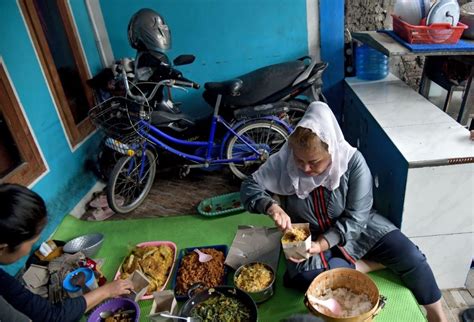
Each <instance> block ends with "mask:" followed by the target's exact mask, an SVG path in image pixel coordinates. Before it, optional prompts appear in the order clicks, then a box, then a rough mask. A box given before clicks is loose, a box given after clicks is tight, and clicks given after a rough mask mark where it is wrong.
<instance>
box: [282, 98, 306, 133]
mask: <svg viewBox="0 0 474 322" xmlns="http://www.w3.org/2000/svg"><path fill="white" fill-rule="evenodd" d="M288 104H289V106H288V109H289V111H288V112H286V115H287V120H286V122H287V123H288V124H290V125H291V127H292V128H295V127H296V124H298V122H299V121H300V120H301V118H302V117H303V115H304V113H305V112H306V109H307V108H308V106H309V104H310V103H309V102H306V101H303V100H299V99H294V100H290V101H288Z"/></svg>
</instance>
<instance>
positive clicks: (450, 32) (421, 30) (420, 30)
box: [392, 15, 467, 44]
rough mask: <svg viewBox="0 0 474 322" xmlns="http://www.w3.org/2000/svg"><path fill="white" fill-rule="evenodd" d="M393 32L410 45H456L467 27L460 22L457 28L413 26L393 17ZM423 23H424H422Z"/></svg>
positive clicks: (442, 24) (439, 24)
mask: <svg viewBox="0 0 474 322" xmlns="http://www.w3.org/2000/svg"><path fill="white" fill-rule="evenodd" d="M392 18H393V31H394V32H395V33H396V34H397V35H399V36H400V38H402V39H403V40H405V41H406V42H407V43H409V44H455V43H457V42H458V40H459V38H461V35H462V33H463V31H464V30H465V29H467V26H466V25H465V24H463V23H461V22H458V24H457V26H451V24H449V23H433V24H431V25H429V26H425V25H419V26H416V25H411V24H409V23H407V22H405V21H403V20H401V19H400V18H399V17H397V16H395V15H392ZM421 23H423V21H422V22H421Z"/></svg>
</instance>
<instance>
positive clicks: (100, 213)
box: [87, 207, 115, 221]
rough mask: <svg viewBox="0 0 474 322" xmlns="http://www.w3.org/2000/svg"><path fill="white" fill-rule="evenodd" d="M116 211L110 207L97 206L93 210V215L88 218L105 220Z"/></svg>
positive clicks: (89, 219) (90, 219)
mask: <svg viewBox="0 0 474 322" xmlns="http://www.w3.org/2000/svg"><path fill="white" fill-rule="evenodd" d="M114 214H115V212H114V211H113V210H112V209H110V208H109V207H106V208H97V209H94V211H93V212H92V216H91V217H89V218H87V220H88V221H103V220H106V219H108V218H110V217H112V216H113V215H114Z"/></svg>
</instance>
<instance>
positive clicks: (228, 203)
mask: <svg viewBox="0 0 474 322" xmlns="http://www.w3.org/2000/svg"><path fill="white" fill-rule="evenodd" d="M243 211H244V206H243V205H242V202H241V201H240V192H232V193H228V194H225V195H219V196H215V197H212V198H207V199H204V200H203V201H201V202H200V203H199V205H198V212H199V213H200V214H201V215H203V216H207V217H213V216H221V215H230V214H236V213H240V212H243Z"/></svg>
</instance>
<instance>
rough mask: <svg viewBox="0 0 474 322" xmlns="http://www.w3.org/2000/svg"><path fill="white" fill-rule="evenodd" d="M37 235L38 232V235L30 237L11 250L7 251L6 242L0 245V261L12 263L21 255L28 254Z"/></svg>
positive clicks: (37, 237)
mask: <svg viewBox="0 0 474 322" xmlns="http://www.w3.org/2000/svg"><path fill="white" fill-rule="evenodd" d="M39 237H40V236H39V234H38V236H36V237H34V238H32V239H30V240H27V241H24V242H23V243H21V244H20V245H19V246H18V247H17V248H16V249H15V250H14V251H13V252H10V251H9V248H8V246H7V245H6V244H3V245H0V263H1V264H12V263H14V262H16V261H17V260H19V259H20V258H22V257H23V256H26V255H28V254H29V253H30V251H31V247H33V244H34V243H36V241H37V240H38V239H39Z"/></svg>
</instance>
